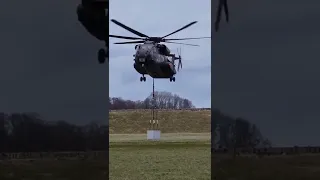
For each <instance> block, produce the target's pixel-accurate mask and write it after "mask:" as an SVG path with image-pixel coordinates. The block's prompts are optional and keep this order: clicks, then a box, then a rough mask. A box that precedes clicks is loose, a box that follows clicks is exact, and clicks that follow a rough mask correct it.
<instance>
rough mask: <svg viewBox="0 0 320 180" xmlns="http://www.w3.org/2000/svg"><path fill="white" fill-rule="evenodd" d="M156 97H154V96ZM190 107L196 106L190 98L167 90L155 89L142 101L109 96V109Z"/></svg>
mask: <svg viewBox="0 0 320 180" xmlns="http://www.w3.org/2000/svg"><path fill="white" fill-rule="evenodd" d="M153 97H154V98H153ZM153 107H156V108H158V109H190V108H194V107H195V106H194V105H193V104H192V102H191V101H190V100H189V99H186V98H182V97H180V96H178V95H177V94H172V93H171V92H165V91H160V92H159V91H155V92H154V96H153V93H151V94H150V95H149V96H148V97H147V98H145V99H144V100H142V101H131V100H124V99H122V98H121V97H109V109H110V110H120V109H151V108H153Z"/></svg>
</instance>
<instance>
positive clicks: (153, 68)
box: [99, 19, 211, 82]
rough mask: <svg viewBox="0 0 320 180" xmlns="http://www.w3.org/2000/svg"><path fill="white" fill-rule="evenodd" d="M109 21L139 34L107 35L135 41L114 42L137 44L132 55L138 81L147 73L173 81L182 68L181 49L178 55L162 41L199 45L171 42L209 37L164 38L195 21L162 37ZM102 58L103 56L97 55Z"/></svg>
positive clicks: (143, 79) (153, 76) (144, 79)
mask: <svg viewBox="0 0 320 180" xmlns="http://www.w3.org/2000/svg"><path fill="white" fill-rule="evenodd" d="M111 22H113V23H115V24H116V25H118V26H120V27H122V28H124V29H126V30H127V31H130V32H131V33H133V34H135V35H137V36H139V37H128V36H119V35H109V37H112V38H120V39H129V40H135V41H127V42H118V43H114V44H137V45H135V51H136V52H135V54H134V55H133V57H134V59H133V60H134V64H133V67H134V69H135V70H136V71H137V72H138V73H139V74H141V75H142V76H141V77H140V81H141V82H142V81H144V82H145V81H146V77H145V75H149V76H151V77H152V78H154V79H156V78H162V79H169V80H170V82H175V81H176V78H175V77H174V75H175V74H176V73H177V71H179V70H180V69H181V68H182V58H181V49H180V52H178V55H177V56H176V55H175V54H172V53H171V51H170V50H169V48H168V47H167V46H166V45H165V44H160V43H161V42H163V43H171V44H182V45H188V46H199V45H195V44H185V43H177V42H172V41H174V40H191V39H205V38H211V37H197V38H179V39H166V37H168V36H170V35H172V34H175V33H177V32H179V31H181V30H183V29H186V28H188V27H190V26H191V25H194V24H195V23H197V21H193V22H191V23H189V24H187V25H185V26H183V27H182V28H180V29H178V30H176V31H174V32H172V33H170V34H167V35H165V36H162V37H150V36H147V35H145V34H143V33H141V32H138V31H136V30H134V29H132V28H130V27H128V26H126V25H124V24H122V23H120V22H119V21H117V20H115V19H111ZM100 58H103V57H99V59H100ZM176 60H178V65H177V66H178V67H177V68H176V64H175V61H176Z"/></svg>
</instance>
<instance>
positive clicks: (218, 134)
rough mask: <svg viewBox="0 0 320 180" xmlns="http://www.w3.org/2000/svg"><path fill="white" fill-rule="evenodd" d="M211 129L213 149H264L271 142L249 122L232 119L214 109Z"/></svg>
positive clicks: (239, 118)
mask: <svg viewBox="0 0 320 180" xmlns="http://www.w3.org/2000/svg"><path fill="white" fill-rule="evenodd" d="M211 112H212V114H211V117H212V119H213V120H212V121H211V129H212V133H213V137H214V138H213V142H212V144H213V145H214V147H215V148H217V149H221V148H225V149H231V148H265V147H271V145H272V144H271V141H270V140H269V139H268V138H266V137H264V136H263V135H262V133H261V131H260V129H259V128H258V127H257V126H256V125H255V124H253V123H251V122H250V121H249V120H247V119H244V118H241V117H238V118H233V117H231V116H228V115H226V114H224V113H222V112H221V111H219V110H217V109H215V110H212V111H211Z"/></svg>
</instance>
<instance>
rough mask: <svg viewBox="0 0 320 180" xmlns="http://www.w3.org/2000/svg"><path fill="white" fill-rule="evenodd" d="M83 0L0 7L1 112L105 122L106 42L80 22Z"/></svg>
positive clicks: (12, 3) (38, 1) (45, 0)
mask: <svg viewBox="0 0 320 180" xmlns="http://www.w3.org/2000/svg"><path fill="white" fill-rule="evenodd" d="M79 2H80V0H79V1H76V0H70V1H51V0H35V1H32V2H31V1H18V0H12V1H3V2H1V3H0V22H1V33H0V39H1V41H0V49H1V54H0V56H1V61H0V68H1V71H0V82H1V88H0V100H1V101H0V110H1V111H4V112H23V111H32V112H39V113H40V114H41V115H43V116H45V117H46V118H48V119H52V120H60V119H62V120H67V121H70V122H77V123H87V122H89V121H91V120H96V121H100V122H104V121H106V119H107V116H108V110H107V103H108V69H107V68H108V66H107V65H100V64H98V60H97V57H96V56H97V55H96V54H97V51H98V49H99V48H101V47H103V46H104V44H103V43H102V42H99V41H98V40H96V39H95V38H93V37H92V36H91V35H90V34H89V33H87V32H86V30H85V29H84V28H83V27H82V25H81V24H80V23H79V22H78V20H77V15H76V8H77V5H78V3H79Z"/></svg>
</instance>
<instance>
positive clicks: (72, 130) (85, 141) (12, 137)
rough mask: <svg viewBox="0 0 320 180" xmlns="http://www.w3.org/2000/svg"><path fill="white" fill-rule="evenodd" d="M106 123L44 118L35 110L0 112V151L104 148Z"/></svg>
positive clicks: (106, 136) (53, 150)
mask: <svg viewBox="0 0 320 180" xmlns="http://www.w3.org/2000/svg"><path fill="white" fill-rule="evenodd" d="M108 133H109V131H108V126H102V125H98V124H96V123H89V124H87V125H83V126H80V125H75V124H70V123H67V122H65V121H54V122H50V121H46V120H44V119H43V118H41V117H40V115H39V114H37V113H12V114H8V113H0V143H1V146H0V152H56V151H90V150H92V151H94V150H107V149H108V146H109V145H108V136H109V134H108Z"/></svg>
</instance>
